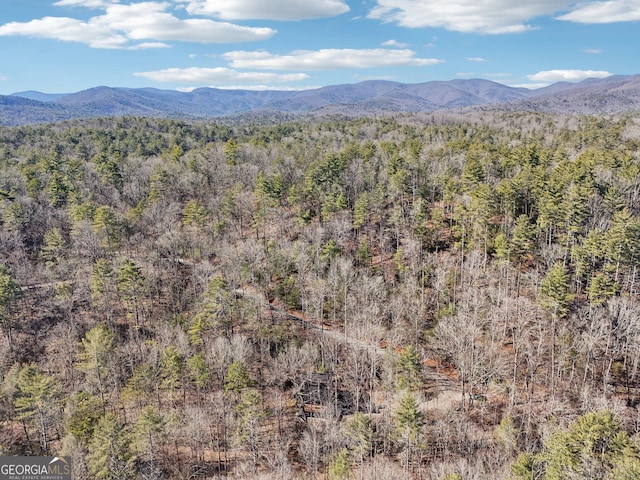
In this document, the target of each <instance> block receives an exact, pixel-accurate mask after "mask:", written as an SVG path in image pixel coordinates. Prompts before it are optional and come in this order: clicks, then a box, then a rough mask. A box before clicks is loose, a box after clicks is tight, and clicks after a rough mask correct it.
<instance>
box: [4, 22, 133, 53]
mask: <svg viewBox="0 0 640 480" xmlns="http://www.w3.org/2000/svg"><path fill="white" fill-rule="evenodd" d="M9 35H24V36H27V37H36V38H54V39H57V40H62V41H65V42H80V43H86V44H87V45H89V46H91V47H93V48H125V47H126V46H127V44H128V43H129V40H128V39H127V37H125V36H124V35H122V34H120V33H117V32H115V31H114V30H112V29H110V28H108V27H106V26H104V25H100V24H97V23H91V22H83V21H80V20H76V19H75V18H66V17H44V18H40V19H37V20H31V21H30V22H25V23H19V22H10V23H7V24H5V25H2V26H0V36H9Z"/></svg>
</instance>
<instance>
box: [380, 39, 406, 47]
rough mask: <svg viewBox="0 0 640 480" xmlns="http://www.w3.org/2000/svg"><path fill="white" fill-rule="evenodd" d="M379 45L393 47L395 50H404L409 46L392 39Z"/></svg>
mask: <svg viewBox="0 0 640 480" xmlns="http://www.w3.org/2000/svg"><path fill="white" fill-rule="evenodd" d="M380 45H382V46H383V47H395V48H406V47H408V46H409V44H407V43H401V42H399V41H397V40H394V39H393V38H392V39H391V40H387V41H386V42H382V43H381V44H380Z"/></svg>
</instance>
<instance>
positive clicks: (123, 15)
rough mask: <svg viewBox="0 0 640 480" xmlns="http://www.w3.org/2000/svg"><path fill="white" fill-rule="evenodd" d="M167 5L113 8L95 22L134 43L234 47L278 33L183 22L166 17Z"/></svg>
mask: <svg viewBox="0 0 640 480" xmlns="http://www.w3.org/2000/svg"><path fill="white" fill-rule="evenodd" d="M166 8H167V4H166V3H156V2H144V3H136V4H131V5H111V6H110V7H108V8H107V13H106V14H105V15H103V16H101V17H95V18H94V19H92V20H94V21H96V22H97V23H101V24H104V25H106V26H108V27H109V28H112V29H115V30H119V31H123V32H125V33H126V35H127V36H128V37H129V38H131V39H134V40H140V39H149V38H153V39H156V40H179V41H190V42H200V43H231V42H248V41H254V40H265V39H267V38H269V37H271V36H273V35H274V34H275V33H276V32H275V30H272V29H270V28H253V27H244V26H240V25H234V24H232V23H226V22H216V21H213V20H206V19H200V18H193V19H186V20H181V19H179V18H176V17H174V16H173V15H171V14H169V13H166V12H165V11H164V10H165V9H166Z"/></svg>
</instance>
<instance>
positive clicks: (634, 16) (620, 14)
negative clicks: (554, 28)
mask: <svg viewBox="0 0 640 480" xmlns="http://www.w3.org/2000/svg"><path fill="white" fill-rule="evenodd" d="M557 18H558V19H559V20H567V21H569V22H576V23H614V22H633V21H637V20H640V0H609V1H604V2H593V1H591V2H581V3H578V4H577V5H576V7H575V9H573V10H572V11H571V12H569V13H566V14H564V15H561V16H559V17H557Z"/></svg>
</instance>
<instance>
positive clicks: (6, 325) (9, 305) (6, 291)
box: [0, 265, 20, 349]
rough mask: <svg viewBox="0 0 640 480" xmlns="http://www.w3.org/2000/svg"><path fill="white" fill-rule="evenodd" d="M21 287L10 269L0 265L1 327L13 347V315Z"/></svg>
mask: <svg viewBox="0 0 640 480" xmlns="http://www.w3.org/2000/svg"><path fill="white" fill-rule="evenodd" d="M19 294H20V287H19V286H18V284H17V283H16V281H15V280H14V278H13V275H12V274H11V273H10V271H9V269H8V268H6V267H5V266H4V265H0V327H1V328H2V329H3V330H4V331H5V332H6V334H7V339H8V340H9V348H10V349H13V336H12V330H13V315H14V308H15V303H16V301H17V299H18V296H19Z"/></svg>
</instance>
